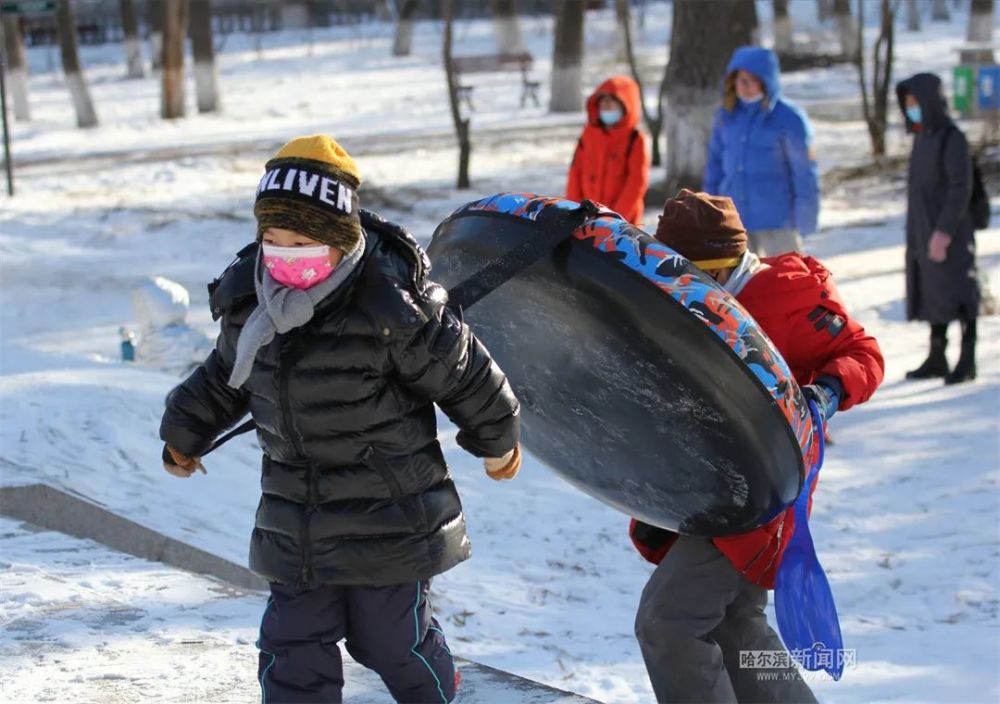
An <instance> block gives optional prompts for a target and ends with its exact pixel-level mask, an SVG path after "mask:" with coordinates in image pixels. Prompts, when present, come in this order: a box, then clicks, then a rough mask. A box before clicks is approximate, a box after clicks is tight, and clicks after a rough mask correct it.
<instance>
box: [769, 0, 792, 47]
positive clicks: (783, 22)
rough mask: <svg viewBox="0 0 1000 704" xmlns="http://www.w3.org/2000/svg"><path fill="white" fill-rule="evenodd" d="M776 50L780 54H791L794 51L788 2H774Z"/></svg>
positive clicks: (779, 0)
mask: <svg viewBox="0 0 1000 704" xmlns="http://www.w3.org/2000/svg"><path fill="white" fill-rule="evenodd" d="M774 50H775V51H776V52H778V54H791V53H792V51H793V50H794V45H793V40H792V18H791V17H789V16H788V0H774Z"/></svg>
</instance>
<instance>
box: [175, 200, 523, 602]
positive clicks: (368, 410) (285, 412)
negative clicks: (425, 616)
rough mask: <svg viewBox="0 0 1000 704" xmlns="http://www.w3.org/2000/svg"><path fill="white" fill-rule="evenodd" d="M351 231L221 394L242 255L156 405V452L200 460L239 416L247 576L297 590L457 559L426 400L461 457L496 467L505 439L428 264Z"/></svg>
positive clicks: (374, 581) (239, 318)
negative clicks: (255, 480) (343, 254)
mask: <svg viewBox="0 0 1000 704" xmlns="http://www.w3.org/2000/svg"><path fill="white" fill-rule="evenodd" d="M362 225H363V226H364V228H365V233H366V238H367V245H366V248H365V252H364V256H363V259H362V260H361V262H360V263H359V265H358V267H357V269H356V270H355V271H354V273H353V274H352V275H351V278H350V279H348V280H347V281H346V282H345V283H344V284H343V285H342V286H341V287H340V288H339V289H337V290H336V291H335V292H334V293H332V294H331V295H330V296H329V297H328V298H326V299H324V300H323V301H322V302H321V303H320V304H319V306H318V307H317V310H316V313H315V315H314V317H313V319H312V320H311V321H310V322H309V323H307V324H306V325H304V326H303V327H302V328H299V329H296V330H294V331H292V332H290V333H288V334H286V335H278V336H277V337H276V338H275V339H274V341H273V342H272V343H271V344H270V345H267V346H266V347H264V348H262V349H261V350H260V351H259V352H258V354H257V359H256V361H255V363H254V367H253V372H252V373H251V375H250V378H249V379H248V380H247V382H246V383H245V384H244V385H243V386H242V388H240V389H239V390H234V389H231V388H230V387H229V386H227V384H226V381H227V379H228V378H229V373H230V369H231V366H232V361H233V358H234V354H235V347H236V340H237V338H238V337H239V334H240V330H241V328H242V326H243V324H244V323H245V322H246V319H247V316H249V314H250V312H251V311H252V310H253V309H254V307H256V305H257V297H256V293H255V291H254V281H253V276H254V265H255V261H256V257H257V246H256V245H252V246H250V247H247V248H246V249H244V250H243V251H242V252H241V253H240V255H239V257H238V259H237V261H236V262H235V263H234V264H233V265H231V266H230V268H229V269H227V271H226V272H225V273H224V274H223V276H222V277H221V279H220V280H218V281H217V282H216V285H215V288H214V290H213V291H212V296H211V305H212V312H213V316H214V317H215V318H219V317H221V318H222V331H221V334H220V335H219V338H218V342H217V346H216V349H215V350H214V351H213V352H212V353H211V354H210V355H209V357H208V359H206V360H205V362H204V363H203V364H202V365H201V366H200V367H199V368H198V369H196V370H195V371H194V372H193V373H192V374H191V376H190V377H188V379H187V380H186V381H184V382H183V383H182V384H181V385H180V386H178V387H177V388H175V389H174V390H173V391H172V392H171V393H170V395H169V396H168V397H167V408H166V412H165V413H164V415H163V422H162V424H161V426H160V437H161V438H162V439H163V440H164V441H165V442H166V443H167V444H168V445H170V446H171V447H173V448H175V449H177V450H179V451H180V452H182V453H184V454H186V455H189V456H199V455H200V454H201V453H203V452H204V451H205V450H206V449H207V448H208V446H209V445H210V443H211V442H212V440H213V439H214V438H215V437H216V435H218V434H219V433H220V432H222V431H224V430H225V429H227V428H229V427H230V426H232V425H233V424H235V422H236V421H237V420H239V419H240V418H241V416H243V415H244V414H246V413H247V412H248V411H249V412H250V413H251V414H252V416H253V419H254V421H255V423H256V425H257V434H258V438H259V440H260V443H261V447H262V448H263V450H264V458H263V475H262V477H261V489H262V493H263V495H262V496H261V500H260V504H259V506H258V508H257V519H256V527H255V529H254V532H253V538H252V541H251V546H250V566H251V568H252V569H253V570H254V571H256V572H258V573H259V574H261V575H262V576H263V577H265V578H266V579H268V580H271V581H277V582H282V583H285V584H292V585H296V586H299V587H302V588H309V587H314V586H316V585H319V584H363V585H387V584H398V583H404V582H412V581H416V580H422V579H428V578H430V577H432V576H433V575H436V574H439V573H441V572H444V571H445V570H448V569H449V568H451V567H453V566H454V565H456V564H458V563H459V562H461V561H462V560H464V559H466V558H467V557H468V556H469V541H468V538H467V537H466V534H465V519H464V516H463V515H462V506H461V503H460V502H459V498H458V493H457V491H456V489H455V485H454V483H453V481H452V479H451V477H450V475H449V474H448V468H447V466H446V465H445V462H444V457H443V455H442V453H441V448H440V446H439V445H438V441H437V422H436V418H435V413H434V403H435V402H436V403H437V404H438V405H439V406H440V407H441V409H442V410H443V411H444V412H445V413H446V414H447V415H448V417H449V418H451V419H452V421H453V422H454V423H455V424H456V425H457V426H458V428H459V433H458V444H459V445H460V446H462V447H463V448H464V449H466V450H467V451H469V452H471V453H472V454H473V455H476V456H478V457H500V456H503V455H504V454H505V453H506V452H508V451H509V450H511V449H512V448H513V447H514V446H515V444H516V443H517V441H518V430H519V425H518V404H517V400H516V399H515V398H514V394H513V392H512V391H511V389H510V386H509V385H508V383H507V380H506V378H505V377H504V375H503V372H502V371H501V370H500V368H499V367H498V366H497V365H496V364H495V363H494V362H493V360H492V359H491V358H490V355H489V353H488V352H487V350H486V349H485V348H484V347H483V345H482V344H481V343H480V342H479V341H478V340H477V339H476V338H475V336H474V335H473V334H472V333H471V332H470V331H469V328H468V327H467V326H466V325H465V324H464V323H463V322H462V321H461V320H460V319H459V318H457V317H456V316H455V314H454V313H453V312H452V311H451V310H450V309H449V308H447V307H446V306H445V302H446V300H447V294H446V293H445V291H444V290H443V289H442V288H440V287H439V286H437V285H436V284H434V283H432V282H430V281H427V280H426V278H425V276H426V273H427V270H428V269H429V264H428V261H427V258H426V255H425V254H424V253H423V251H422V250H421V249H420V247H419V246H418V245H417V243H416V242H415V241H414V240H413V238H412V237H411V236H410V235H409V234H408V233H406V232H405V231H403V230H402V229H401V228H398V227H397V226H395V225H391V224H390V223H387V222H385V221H384V220H381V219H380V218H378V217H377V216H373V215H371V214H370V213H364V212H363V217H362Z"/></svg>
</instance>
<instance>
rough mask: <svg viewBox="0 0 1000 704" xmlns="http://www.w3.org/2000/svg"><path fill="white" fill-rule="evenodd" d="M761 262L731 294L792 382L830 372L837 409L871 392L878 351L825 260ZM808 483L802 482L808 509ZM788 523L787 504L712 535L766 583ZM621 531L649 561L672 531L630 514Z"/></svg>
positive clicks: (791, 523) (752, 577) (878, 373)
mask: <svg viewBox="0 0 1000 704" xmlns="http://www.w3.org/2000/svg"><path fill="white" fill-rule="evenodd" d="M761 262H762V263H763V264H765V265H767V267H766V268H763V269H761V270H760V271H758V272H757V274H755V275H754V277H753V278H752V279H750V281H749V282H747V284H746V286H745V287H744V288H743V290H742V291H741V292H740V293H739V295H737V296H736V299H737V300H738V301H739V302H740V303H742V304H743V307H744V308H746V309H747V311H748V312H749V313H750V315H752V316H753V317H754V319H755V320H756V321H757V323H758V325H760V327H761V328H762V329H763V330H764V332H765V333H767V336H768V337H769V338H771V341H772V342H773V343H774V346H775V347H777V348H778V351H779V352H780V353H781V355H782V357H784V358H785V361H786V362H788V366H789V367H790V368H791V371H792V374H793V375H794V376H795V380H796V381H797V382H798V383H799V385H805V384H809V383H812V382H813V381H814V380H815V379H816V378H817V377H820V376H832V377H836V378H837V379H839V380H840V383H841V384H842V385H843V388H844V395H843V398H841V399H840V406H839V409H840V410H846V409H848V408H850V407H851V406H854V405H855V404H858V403H863V402H865V401H867V400H868V399H869V398H871V395H872V394H873V393H875V389H877V388H878V386H879V384H881V383H882V374H883V371H884V368H885V366H884V363H883V360H882V352H881V350H880V349H879V346H878V342H876V341H875V338H873V337H872V336H871V335H868V334H867V333H865V330H864V328H863V327H861V325H859V324H858V323H857V322H855V321H853V320H851V319H850V317H849V316H848V315H847V310H846V309H845V308H844V303H843V302H842V301H841V300H840V296H839V295H838V293H837V288H836V286H835V285H834V283H833V277H832V276H831V275H830V272H829V271H828V270H827V269H826V267H824V266H823V265H822V264H820V263H819V261H817V260H816V259H814V258H812V257H807V256H804V255H801V254H797V253H795V252H789V253H787V254H782V255H780V256H777V257H768V258H765V259H762V260H761ZM815 488H816V487H815V485H813V486H812V487H811V488H810V508H811V505H812V504H811V502H812V491H814V490H815ZM794 530H795V513H794V508H793V507H789V508H788V509H786V510H785V511H784V512H783V513H782V514H781V515H779V516H778V517H777V518H775V519H774V520H772V521H771V522H770V523H767V524H765V525H763V526H760V527H759V528H755V529H754V530H752V531H749V532H747V533H742V534H740V535H733V536H728V537H725V538H714V539H713V542H714V543H715V545H716V547H718V548H719V550H720V551H721V552H722V553H723V554H724V555H725V556H726V557H727V558H729V560H730V562H732V563H733V566H735V567H736V569H738V570H739V571H740V572H741V573H742V574H743V576H744V577H746V578H747V579H748V580H749V581H751V582H754V583H755V584H759V585H760V586H762V587H765V588H767V589H772V588H773V587H774V578H775V575H776V574H777V571H778V565H779V564H780V563H781V556H782V555H783V554H784V552H785V548H786V547H787V546H788V541H789V540H790V539H791V537H792V533H793V532H794ZM629 535H630V536H631V538H632V542H633V543H634V544H635V546H636V548H637V549H638V550H639V552H640V553H642V555H643V557H645V558H646V559H647V560H649V561H650V562H653V563H655V564H659V562H660V561H661V560H662V559H663V558H664V556H665V555H666V554H667V551H668V550H669V549H670V546H671V545H673V542H674V540H676V538H677V535H676V534H675V533H670V532H667V531H664V530H661V529H659V528H654V527H652V526H647V525H645V524H643V523H639V522H637V521H636V520H634V519H633V520H632V525H631V527H630V529H629Z"/></svg>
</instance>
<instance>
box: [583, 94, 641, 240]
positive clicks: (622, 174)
mask: <svg viewBox="0 0 1000 704" xmlns="http://www.w3.org/2000/svg"><path fill="white" fill-rule="evenodd" d="M641 115H642V97H641V95H640V94H639V84H638V83H636V82H635V81H634V80H632V79H631V78H630V77H628V76H612V77H611V78H609V79H607V80H606V81H604V83H602V84H601V85H600V86H599V87H598V88H597V90H596V91H594V93H593V95H591V96H590V97H589V98H587V125H586V127H584V128H583V134H582V135H580V140H579V141H578V142H577V145H576V153H575V154H574V155H573V163H572V164H570V167H569V180H568V183H567V184H566V197H567V198H568V199H569V200H575V201H581V200H583V199H585V198H587V199H590V200H593V201H597V202H598V203H601V204H602V205H606V206H607V207H609V208H611V209H612V210H614V211H615V212H616V213H618V214H619V215H621V216H622V217H623V218H625V219H626V220H628V221H629V222H630V223H632V224H633V225H641V224H642V213H643V210H644V209H645V207H644V200H645V198H646V187H647V186H648V185H649V154H648V153H647V151H646V137H645V135H643V133H642V132H641V131H640V130H639V128H638V125H639V118H640V116H641Z"/></svg>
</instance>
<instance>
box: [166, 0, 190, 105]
mask: <svg viewBox="0 0 1000 704" xmlns="http://www.w3.org/2000/svg"><path fill="white" fill-rule="evenodd" d="M163 5H164V11H165V14H164V17H163V91H162V93H161V101H160V117H162V118H163V119H165V120H173V119H176V118H178V117H184V36H185V34H186V33H187V32H186V27H187V0H166V1H165V2H164V3H163Z"/></svg>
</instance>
